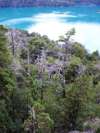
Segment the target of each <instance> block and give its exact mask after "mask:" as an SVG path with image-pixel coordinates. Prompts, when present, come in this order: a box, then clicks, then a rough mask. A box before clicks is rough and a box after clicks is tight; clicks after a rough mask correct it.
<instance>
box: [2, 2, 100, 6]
mask: <svg viewBox="0 0 100 133" xmlns="http://www.w3.org/2000/svg"><path fill="white" fill-rule="evenodd" d="M75 4H100V1H99V0H0V7H30V6H69V5H75Z"/></svg>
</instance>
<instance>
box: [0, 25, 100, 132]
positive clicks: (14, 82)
mask: <svg viewBox="0 0 100 133" xmlns="http://www.w3.org/2000/svg"><path fill="white" fill-rule="evenodd" d="M74 35H75V29H74V28H73V29H71V30H70V31H68V32H67V33H66V34H65V36H60V37H59V40H57V41H53V40H50V39H49V38H48V37H47V36H46V35H44V36H42V35H40V34H38V33H32V34H29V33H28V32H26V31H21V30H12V29H9V28H7V27H4V26H2V25H0V133H74V131H77V132H75V133H80V132H81V133H83V132H85V133H100V54H99V52H98V51H94V52H92V53H89V52H88V50H86V49H85V48H84V46H83V45H82V44H80V43H79V42H76V41H72V38H73V36H74ZM91 39H92V38H91ZM72 131H73V132H72Z"/></svg>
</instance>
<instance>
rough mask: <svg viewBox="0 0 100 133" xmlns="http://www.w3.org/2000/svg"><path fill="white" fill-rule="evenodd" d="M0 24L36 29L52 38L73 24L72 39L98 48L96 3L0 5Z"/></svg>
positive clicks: (99, 10) (99, 23) (99, 15)
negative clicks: (75, 4)
mask: <svg viewBox="0 0 100 133" xmlns="http://www.w3.org/2000/svg"><path fill="white" fill-rule="evenodd" d="M0 24H4V25H6V26H9V27H11V28H18V29H24V30H27V31H28V32H30V33H31V32H39V33H40V34H42V35H44V34H45V35H48V36H49V38H50V39H54V40H57V39H58V37H59V36H60V35H64V34H65V33H66V32H67V31H68V30H69V29H71V28H73V27H74V28H75V29H76V35H75V36H74V37H73V39H74V40H77V41H79V42H80V43H82V44H83V45H84V46H85V47H86V49H88V50H89V51H90V52H91V51H94V50H99V51H100V7H99V6H75V7H38V8H37V7H33V8H0Z"/></svg>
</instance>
